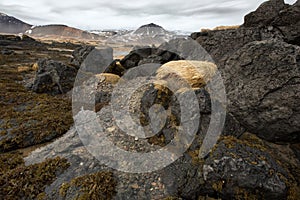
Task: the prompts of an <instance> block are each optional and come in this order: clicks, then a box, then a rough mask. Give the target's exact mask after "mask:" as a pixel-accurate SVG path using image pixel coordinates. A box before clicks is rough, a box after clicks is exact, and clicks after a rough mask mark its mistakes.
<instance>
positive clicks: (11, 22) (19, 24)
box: [0, 13, 32, 34]
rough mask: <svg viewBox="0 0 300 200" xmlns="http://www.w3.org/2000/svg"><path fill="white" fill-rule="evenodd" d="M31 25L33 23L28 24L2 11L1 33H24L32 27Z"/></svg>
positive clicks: (0, 15)
mask: <svg viewBox="0 0 300 200" xmlns="http://www.w3.org/2000/svg"><path fill="white" fill-rule="evenodd" d="M31 26H32V25H30V24H27V23H25V22H23V21H21V20H19V19H16V18H14V17H12V16H8V15H6V14H4V13H0V32H1V33H12V34H19V33H24V32H25V31H26V30H28V29H30V27H31Z"/></svg>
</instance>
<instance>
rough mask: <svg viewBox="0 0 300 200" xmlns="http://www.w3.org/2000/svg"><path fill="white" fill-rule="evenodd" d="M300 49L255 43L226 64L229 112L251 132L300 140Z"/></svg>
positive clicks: (277, 43) (269, 137)
mask: <svg viewBox="0 0 300 200" xmlns="http://www.w3.org/2000/svg"><path fill="white" fill-rule="evenodd" d="M299 59H300V48H299V47H298V46H294V45H290V44H287V43H285V42H280V41H261V42H252V43H249V44H247V45H245V46H244V47H243V48H241V49H239V50H238V51H237V52H235V53H234V54H233V55H232V56H231V57H229V59H228V60H227V61H226V66H225V69H224V75H225V76H224V83H225V85H226V86H227V88H226V89H227V97H228V99H229V105H228V107H229V112H230V113H231V114H232V115H233V116H235V117H236V119H237V120H238V121H239V122H241V123H242V124H243V125H244V127H246V128H247V129H248V130H249V131H251V132H252V133H255V134H257V135H258V136H259V137H261V138H263V139H265V140H268V141H272V142H276V143H282V142H291V143H295V142H299V141H300V134H299V133H300V125H299V123H298V122H299V121H300V114H299V113H300V109H299V108H300V104H299V102H300V79H299V77H300V62H299V61H300V60H299Z"/></svg>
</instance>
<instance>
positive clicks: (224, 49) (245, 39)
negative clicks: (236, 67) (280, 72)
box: [193, 27, 283, 71]
mask: <svg viewBox="0 0 300 200" xmlns="http://www.w3.org/2000/svg"><path fill="white" fill-rule="evenodd" d="M197 36H198V37H197ZM193 37H194V38H195V37H197V38H196V41H197V42H198V43H199V44H200V45H201V46H202V47H203V48H204V49H205V50H206V51H207V52H208V53H209V55H210V56H211V57H212V59H213V60H214V61H215V62H216V63H217V65H218V68H219V70H221V71H222V69H223V67H224V61H223V59H224V58H226V56H230V55H231V54H232V53H234V52H235V51H236V50H238V49H240V48H242V47H243V46H244V45H246V44H247V43H249V42H253V41H261V40H266V39H276V40H279V41H283V35H282V33H281V32H280V30H278V29H277V28H275V27H269V28H258V27H247V28H245V27H241V28H238V29H233V30H215V31H209V32H206V33H205V34H204V33H202V34H196V33H194V36H193Z"/></svg>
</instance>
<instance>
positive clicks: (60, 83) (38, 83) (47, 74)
mask: <svg viewBox="0 0 300 200" xmlns="http://www.w3.org/2000/svg"><path fill="white" fill-rule="evenodd" d="M76 73H77V70H76V69H75V68H73V67H69V66H66V65H65V64H63V63H61V62H57V61H54V60H47V59H43V60H40V61H38V71H37V72H36V76H35V80H34V82H33V85H32V86H31V89H32V90H33V91H34V92H37V93H49V94H53V95H55V94H63V93H66V92H68V91H69V90H71V89H72V87H73V84H74V81H75V78H76Z"/></svg>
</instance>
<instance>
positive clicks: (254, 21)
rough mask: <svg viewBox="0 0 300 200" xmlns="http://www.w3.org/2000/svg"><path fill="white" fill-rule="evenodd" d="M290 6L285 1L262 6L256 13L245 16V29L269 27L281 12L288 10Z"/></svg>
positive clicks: (280, 0) (275, 0) (278, 0)
mask: <svg viewBox="0 0 300 200" xmlns="http://www.w3.org/2000/svg"><path fill="white" fill-rule="evenodd" d="M287 7H288V5H286V4H285V3H284V0H269V1H266V2H264V3H263V4H261V5H260V6H259V7H258V8H257V9H256V10H255V11H253V12H251V13H249V14H248V15H246V16H245V19H244V24H243V26H245V27H257V26H267V25H269V24H270V23H271V22H272V21H273V19H274V18H275V17H277V16H278V15H279V13H280V11H281V10H283V9H285V8H287Z"/></svg>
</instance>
